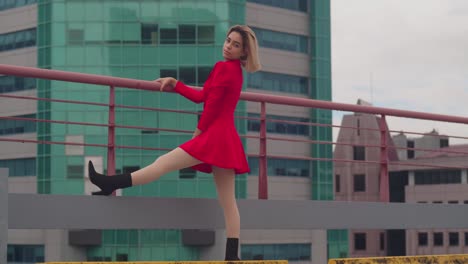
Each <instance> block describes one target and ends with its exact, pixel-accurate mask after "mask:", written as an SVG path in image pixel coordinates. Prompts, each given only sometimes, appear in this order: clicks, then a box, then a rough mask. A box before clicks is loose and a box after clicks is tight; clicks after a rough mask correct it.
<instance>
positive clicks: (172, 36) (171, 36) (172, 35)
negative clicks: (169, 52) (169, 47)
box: [161, 28, 177, 44]
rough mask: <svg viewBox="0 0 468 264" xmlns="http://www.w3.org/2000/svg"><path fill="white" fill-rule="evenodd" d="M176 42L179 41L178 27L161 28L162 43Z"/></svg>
mask: <svg viewBox="0 0 468 264" xmlns="http://www.w3.org/2000/svg"><path fill="white" fill-rule="evenodd" d="M176 43H177V29H175V28H161V44H176Z"/></svg>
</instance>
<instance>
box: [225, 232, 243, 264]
mask: <svg viewBox="0 0 468 264" xmlns="http://www.w3.org/2000/svg"><path fill="white" fill-rule="evenodd" d="M238 250H239V239H238V238H231V237H228V239H227V241H226V256H225V257H224V260H240V259H239V256H238V255H237V252H238Z"/></svg>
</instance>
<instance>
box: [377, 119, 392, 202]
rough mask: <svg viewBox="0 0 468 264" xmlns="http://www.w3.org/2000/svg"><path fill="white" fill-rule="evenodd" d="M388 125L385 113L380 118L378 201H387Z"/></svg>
mask: <svg viewBox="0 0 468 264" xmlns="http://www.w3.org/2000/svg"><path fill="white" fill-rule="evenodd" d="M387 135H388V126H387V121H386V120H385V115H382V116H381V118H380V186H379V187H380V191H379V193H380V201H381V202H389V201H390V194H389V178H388V147H387V145H388V138H387Z"/></svg>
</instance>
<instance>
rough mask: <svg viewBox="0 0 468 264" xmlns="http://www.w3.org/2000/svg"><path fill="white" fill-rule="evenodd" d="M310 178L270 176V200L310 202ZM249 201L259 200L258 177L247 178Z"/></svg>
mask: <svg viewBox="0 0 468 264" xmlns="http://www.w3.org/2000/svg"><path fill="white" fill-rule="evenodd" d="M311 184H312V183H311V180H310V178H303V177H287V176H273V175H268V199H271V200H310V197H312V191H311V189H312V188H310V186H311ZM247 199H258V176H249V177H248V178H247Z"/></svg>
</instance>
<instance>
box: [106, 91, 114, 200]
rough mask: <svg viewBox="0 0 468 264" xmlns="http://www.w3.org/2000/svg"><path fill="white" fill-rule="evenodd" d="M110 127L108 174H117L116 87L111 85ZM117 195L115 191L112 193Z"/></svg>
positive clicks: (108, 136)
mask: <svg viewBox="0 0 468 264" xmlns="http://www.w3.org/2000/svg"><path fill="white" fill-rule="evenodd" d="M109 88H110V90H109V127H108V133H107V175H114V174H115V88H114V86H112V85H111V86H110V87H109ZM112 195H115V192H114V193H113V194H112Z"/></svg>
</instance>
